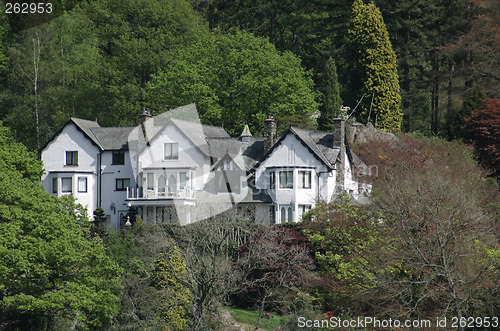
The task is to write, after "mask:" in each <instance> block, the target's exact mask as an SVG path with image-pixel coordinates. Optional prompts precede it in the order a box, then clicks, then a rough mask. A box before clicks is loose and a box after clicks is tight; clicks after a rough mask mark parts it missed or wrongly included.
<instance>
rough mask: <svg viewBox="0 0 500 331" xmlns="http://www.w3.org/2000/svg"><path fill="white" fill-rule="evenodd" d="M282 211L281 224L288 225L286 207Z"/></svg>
mask: <svg viewBox="0 0 500 331" xmlns="http://www.w3.org/2000/svg"><path fill="white" fill-rule="evenodd" d="M280 211H281V213H280V214H281V215H280V220H281V222H280V223H281V224H284V223H286V209H285V207H281V210H280Z"/></svg>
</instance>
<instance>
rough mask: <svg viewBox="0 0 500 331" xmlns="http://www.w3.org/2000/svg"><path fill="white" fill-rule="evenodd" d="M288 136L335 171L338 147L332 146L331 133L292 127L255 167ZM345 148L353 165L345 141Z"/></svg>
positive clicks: (351, 155) (351, 154)
mask: <svg viewBox="0 0 500 331" xmlns="http://www.w3.org/2000/svg"><path fill="white" fill-rule="evenodd" d="M289 134H292V135H294V136H295V137H296V138H297V139H298V140H299V141H300V142H301V143H302V144H303V145H304V146H305V147H307V149H308V150H309V151H310V152H311V154H312V155H313V156H314V157H316V158H317V159H318V160H319V161H321V162H322V163H323V164H325V165H326V166H327V167H329V168H330V169H335V164H336V163H337V159H338V157H339V153H340V147H336V146H333V133H331V132H317V131H309V130H304V129H299V128H297V127H293V126H292V127H290V129H289V130H288V131H287V132H286V133H285V134H284V135H283V136H282V137H281V138H280V139H279V140H278V141H277V142H276V143H275V144H274V146H273V147H271V149H270V150H269V151H268V152H267V153H266V154H265V155H263V156H262V157H261V160H259V162H258V163H256V166H258V165H259V164H260V163H261V162H262V161H264V160H265V159H267V158H268V157H269V155H271V153H272V152H273V151H274V149H275V148H277V147H278V146H279V145H280V144H281V142H282V141H283V140H284V139H285V138H286V137H287V136H288V135H289ZM345 146H346V153H347V157H348V158H349V162H351V163H353V155H354V154H353V153H352V152H351V150H350V148H349V144H348V143H347V139H346V141H345ZM357 160H359V158H357ZM359 161H361V160H359Z"/></svg>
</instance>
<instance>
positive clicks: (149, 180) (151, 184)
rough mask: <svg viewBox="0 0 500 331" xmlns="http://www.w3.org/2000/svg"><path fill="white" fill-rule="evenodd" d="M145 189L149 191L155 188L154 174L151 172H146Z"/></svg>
mask: <svg viewBox="0 0 500 331" xmlns="http://www.w3.org/2000/svg"><path fill="white" fill-rule="evenodd" d="M146 189H147V190H151V191H153V190H154V189H155V174H154V173H152V172H148V173H146Z"/></svg>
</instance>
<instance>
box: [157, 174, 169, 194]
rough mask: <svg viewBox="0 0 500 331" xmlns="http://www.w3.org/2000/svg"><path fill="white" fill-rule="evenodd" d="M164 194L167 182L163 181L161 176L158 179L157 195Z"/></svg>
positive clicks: (163, 177)
mask: <svg viewBox="0 0 500 331" xmlns="http://www.w3.org/2000/svg"><path fill="white" fill-rule="evenodd" d="M166 192H167V180H166V179H165V176H163V175H161V176H160V178H158V193H160V194H165V193H166Z"/></svg>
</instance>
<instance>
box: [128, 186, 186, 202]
mask: <svg viewBox="0 0 500 331" xmlns="http://www.w3.org/2000/svg"><path fill="white" fill-rule="evenodd" d="M139 199H141V200H144V199H146V200H159V199H162V200H165V199H194V191H193V190H191V189H190V188H189V187H187V186H186V187H184V188H182V189H179V190H174V191H172V190H169V189H168V188H167V189H165V191H159V190H151V189H144V188H142V187H139V188H135V187H127V200H139Z"/></svg>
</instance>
